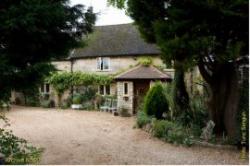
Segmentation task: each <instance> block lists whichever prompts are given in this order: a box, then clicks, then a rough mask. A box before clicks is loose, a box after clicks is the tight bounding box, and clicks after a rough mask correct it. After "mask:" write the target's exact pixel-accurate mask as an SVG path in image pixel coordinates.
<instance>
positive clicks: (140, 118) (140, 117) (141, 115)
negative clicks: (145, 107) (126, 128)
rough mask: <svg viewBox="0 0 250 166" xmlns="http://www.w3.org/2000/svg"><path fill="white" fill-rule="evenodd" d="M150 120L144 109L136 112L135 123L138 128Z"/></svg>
mask: <svg viewBox="0 0 250 166" xmlns="http://www.w3.org/2000/svg"><path fill="white" fill-rule="evenodd" d="M150 122H151V118H150V117H148V116H147V114H146V113H145V112H144V111H140V112H138V114H137V119H136V123H137V126H138V127H139V128H142V127H143V126H145V125H146V124H148V123H150Z"/></svg>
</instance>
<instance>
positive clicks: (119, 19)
mask: <svg viewBox="0 0 250 166" xmlns="http://www.w3.org/2000/svg"><path fill="white" fill-rule="evenodd" d="M70 1H71V4H72V5H73V4H83V5H85V6H93V9H94V12H95V13H99V15H97V20H96V25H113V24H123V23H130V22H133V21H132V19H131V18H130V17H128V16H126V15H125V11H124V10H119V9H116V8H114V7H112V6H108V5H107V0H70Z"/></svg>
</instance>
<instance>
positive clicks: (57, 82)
mask: <svg viewBox="0 0 250 166" xmlns="http://www.w3.org/2000/svg"><path fill="white" fill-rule="evenodd" d="M47 81H48V83H49V84H51V85H52V86H53V88H54V89H55V90H56V92H57V93H58V96H61V95H62V94H63V93H64V92H65V91H66V90H67V89H69V88H70V85H71V74H70V73H68V72H61V73H59V72H55V73H53V74H51V76H50V77H48V78H47Z"/></svg>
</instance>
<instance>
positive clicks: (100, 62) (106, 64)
mask: <svg viewBox="0 0 250 166" xmlns="http://www.w3.org/2000/svg"><path fill="white" fill-rule="evenodd" d="M97 69H98V70H101V71H105V70H109V69H110V59H109V58H104V57H100V58H97Z"/></svg>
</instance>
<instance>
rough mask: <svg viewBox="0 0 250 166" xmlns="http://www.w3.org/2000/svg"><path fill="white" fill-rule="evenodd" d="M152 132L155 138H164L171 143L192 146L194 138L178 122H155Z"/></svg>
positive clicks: (153, 122)
mask: <svg viewBox="0 0 250 166" xmlns="http://www.w3.org/2000/svg"><path fill="white" fill-rule="evenodd" d="M152 132H153V135H154V136H155V137H158V138H162V139H164V140H165V141H167V142H169V143H174V144H184V145H188V146H190V145H192V143H193V142H192V138H193V136H192V135H191V134H189V133H188V132H187V130H186V129H185V128H184V127H183V126H181V125H179V124H178V123H176V122H170V121H167V120H153V121H152Z"/></svg>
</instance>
